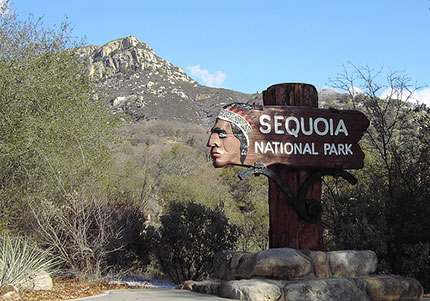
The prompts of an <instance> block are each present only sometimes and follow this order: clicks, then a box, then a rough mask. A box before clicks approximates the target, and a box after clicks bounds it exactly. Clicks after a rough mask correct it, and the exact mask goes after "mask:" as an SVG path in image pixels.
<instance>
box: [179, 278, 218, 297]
mask: <svg viewBox="0 0 430 301" xmlns="http://www.w3.org/2000/svg"><path fill="white" fill-rule="evenodd" d="M221 283H222V282H221V280H219V279H207V280H203V281H192V280H189V281H185V282H184V283H182V284H181V285H179V286H178V288H179V289H184V290H190V291H193V292H197V293H203V294H212V295H217V294H218V291H219V287H220V285H221Z"/></svg>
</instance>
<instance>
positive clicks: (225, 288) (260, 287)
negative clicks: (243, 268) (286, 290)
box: [219, 278, 285, 301]
mask: <svg viewBox="0 0 430 301" xmlns="http://www.w3.org/2000/svg"><path fill="white" fill-rule="evenodd" d="M284 285H285V281H282V280H271V279H260V278H254V279H244V280H233V281H228V282H224V283H223V284H221V286H220V288H219V295H220V296H221V297H225V298H231V299H238V300H250V301H252V300H259V301H266V300H267V301H269V300H282V299H280V298H281V296H282V287H283V286H284Z"/></svg>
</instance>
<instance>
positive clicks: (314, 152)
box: [312, 143, 319, 155]
mask: <svg viewBox="0 0 430 301" xmlns="http://www.w3.org/2000/svg"><path fill="white" fill-rule="evenodd" d="M312 155H319V153H318V152H317V151H315V143H312Z"/></svg>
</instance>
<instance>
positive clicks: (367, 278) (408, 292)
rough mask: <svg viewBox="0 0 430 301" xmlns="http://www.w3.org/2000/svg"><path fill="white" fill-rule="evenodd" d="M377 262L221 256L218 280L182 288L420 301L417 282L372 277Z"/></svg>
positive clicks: (315, 254) (298, 255) (353, 257)
mask: <svg viewBox="0 0 430 301" xmlns="http://www.w3.org/2000/svg"><path fill="white" fill-rule="evenodd" d="M377 261H378V260H377V257H376V254H375V253H374V252H372V251H335V252H321V251H310V250H295V249H289V248H279V249H269V250H264V251H261V252H258V253H247V252H236V251H223V252H220V253H218V254H217V255H216V256H215V259H214V267H215V275H216V277H217V278H218V279H212V280H206V281H201V282H193V281H191V282H185V283H184V284H183V285H182V288H183V289H189V290H192V291H195V292H199V293H208V294H214V295H219V296H221V297H227V298H232V299H238V300H248V301H254V300H255V301H260V300H295V301H296V300H310V301H327V300H336V301H343V300H345V301H351V300H375V301H376V300H378V301H379V300H380V301H389V300H390V301H391V300H404V301H406V300H421V299H422V297H423V293H424V290H423V287H422V286H421V284H420V283H419V282H418V281H417V280H415V279H412V278H405V277H400V276H395V275H376V276H374V275H373V274H374V273H375V271H376V266H377Z"/></svg>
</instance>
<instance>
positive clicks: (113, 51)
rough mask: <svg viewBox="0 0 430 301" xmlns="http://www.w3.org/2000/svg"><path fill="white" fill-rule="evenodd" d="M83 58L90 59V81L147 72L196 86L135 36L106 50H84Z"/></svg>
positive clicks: (100, 48) (113, 44)
mask: <svg viewBox="0 0 430 301" xmlns="http://www.w3.org/2000/svg"><path fill="white" fill-rule="evenodd" d="M81 54H82V55H83V56H85V57H86V58H87V59H88V64H89V69H88V72H89V75H90V77H91V78H93V79H95V80H97V81H99V80H105V79H108V78H111V77H113V76H116V75H118V73H128V74H133V73H136V72H142V71H145V70H146V71H149V72H151V71H153V72H158V73H164V74H165V75H166V76H167V77H169V78H170V79H172V80H181V81H186V82H191V83H194V80H193V79H191V78H190V77H189V76H188V75H187V74H186V73H185V72H184V71H183V70H182V69H181V68H179V67H177V66H174V65H173V64H171V63H170V62H168V61H166V60H165V59H162V58H160V57H159V56H157V55H156V54H155V53H154V51H153V50H152V48H151V47H149V46H148V45H147V44H145V43H143V42H141V41H140V40H138V39H137V38H136V37H133V36H129V37H125V38H120V39H116V40H113V41H111V42H108V43H106V44H104V45H102V46H94V45H91V46H87V47H83V49H82V50H81Z"/></svg>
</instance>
